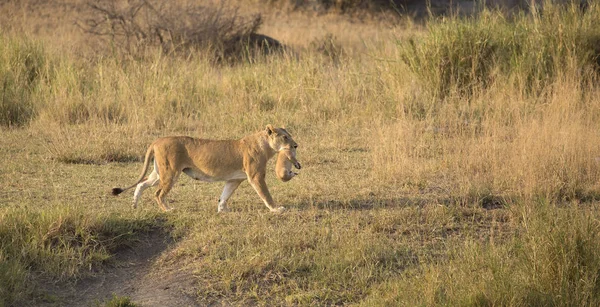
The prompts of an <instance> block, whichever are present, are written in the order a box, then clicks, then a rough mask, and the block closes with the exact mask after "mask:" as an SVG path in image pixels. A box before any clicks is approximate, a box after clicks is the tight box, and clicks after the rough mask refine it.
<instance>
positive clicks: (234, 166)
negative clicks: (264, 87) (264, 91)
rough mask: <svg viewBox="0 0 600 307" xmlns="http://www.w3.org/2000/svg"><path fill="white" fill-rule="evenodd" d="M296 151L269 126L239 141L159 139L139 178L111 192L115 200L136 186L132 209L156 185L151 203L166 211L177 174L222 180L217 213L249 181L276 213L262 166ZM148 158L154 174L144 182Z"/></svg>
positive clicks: (281, 133) (287, 137)
mask: <svg viewBox="0 0 600 307" xmlns="http://www.w3.org/2000/svg"><path fill="white" fill-rule="evenodd" d="M297 147H298V144H297V143H296V142H295V141H294V140H293V139H292V136H291V135H290V134H289V133H288V132H287V131H286V130H285V129H284V128H275V127H273V126H272V125H267V127H266V129H265V130H262V131H260V132H256V133H254V134H250V135H247V136H245V137H243V138H241V139H239V140H207V139H198V138H191V137H185V136H174V137H163V138H159V139H157V140H155V141H154V142H153V143H152V144H150V146H149V147H148V150H147V151H146V156H145V159H144V166H143V168H142V173H141V174H140V176H139V178H138V180H137V181H136V183H134V184H133V185H131V186H128V187H126V188H113V190H112V193H113V194H114V195H118V194H120V193H122V192H124V191H126V190H129V189H131V188H133V187H136V189H135V192H134V194H133V207H134V208H136V207H137V203H138V201H139V198H140V196H141V194H142V192H143V191H144V190H145V189H146V188H148V187H151V186H155V185H158V189H157V190H156V192H155V194H154V195H155V200H156V202H157V203H158V205H159V207H160V208H161V209H162V210H164V211H169V210H171V209H172V208H171V207H169V206H168V205H167V204H166V203H165V196H166V195H167V194H168V193H169V191H170V190H171V189H172V188H173V185H174V184H175V182H176V181H177V179H178V178H179V175H181V173H185V174H186V175H188V176H190V177H192V178H194V179H196V180H202V181H207V182H214V181H225V187H224V188H223V192H222V193H221V197H220V198H219V206H218V211H219V212H222V211H226V210H227V200H228V199H229V197H231V195H232V194H233V192H234V191H235V190H236V189H237V187H238V186H239V185H240V184H241V183H242V182H243V181H244V180H248V182H249V183H250V185H251V186H252V187H253V188H254V190H255V191H256V193H257V194H258V196H259V197H260V198H261V199H262V201H263V202H264V204H265V205H266V206H267V208H269V210H271V211H272V212H278V211H282V210H284V208H283V207H279V208H276V205H275V202H274V201H273V198H272V197H271V193H269V189H268V188H267V185H266V183H265V173H266V166H267V162H268V161H269V159H271V158H272V157H273V156H274V155H275V153H277V152H280V151H282V150H291V149H294V151H295V149H296V148H297ZM151 159H154V170H153V171H152V173H150V175H149V176H148V178H147V179H146V180H144V176H145V175H146V172H147V171H148V167H149V166H150V161H151ZM296 162H297V161H296ZM298 166H300V164H299V163H298Z"/></svg>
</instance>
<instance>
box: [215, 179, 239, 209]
mask: <svg viewBox="0 0 600 307" xmlns="http://www.w3.org/2000/svg"><path fill="white" fill-rule="evenodd" d="M243 181H244V179H242V180H231V181H227V183H225V187H224V188H223V193H221V197H220V198H219V207H218V209H217V211H218V212H224V211H227V200H228V199H229V197H231V194H233V192H235V190H236V189H237V188H238V187H239V186H240V184H241V183H242V182H243Z"/></svg>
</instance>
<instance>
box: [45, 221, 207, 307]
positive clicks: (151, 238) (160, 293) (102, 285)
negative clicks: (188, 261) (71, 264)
mask: <svg viewBox="0 0 600 307" xmlns="http://www.w3.org/2000/svg"><path fill="white" fill-rule="evenodd" d="M173 245H174V242H173V240H172V239H170V238H169V237H168V235H166V234H164V233H161V232H158V231H156V232H152V233H150V234H147V235H145V236H144V237H142V238H141V240H140V242H139V243H137V244H135V245H134V246H132V247H128V248H125V249H123V250H121V251H118V252H117V254H116V256H115V259H114V261H113V264H112V265H110V266H106V267H103V268H102V269H101V270H100V271H99V272H96V273H95V274H94V276H92V277H87V278H84V279H82V280H78V281H77V282H71V283H61V284H52V283H45V284H44V285H41V289H42V290H40V291H41V292H43V293H44V294H43V297H44V299H43V300H44V301H45V302H36V303H35V305H36V306H65V307H71V306H73V307H75V306H77V307H79V306H104V304H105V303H106V302H108V301H110V300H111V299H112V298H113V296H115V295H116V296H119V297H129V298H130V300H131V302H132V303H134V304H135V305H136V306H149V307H153V306H157V307H158V306H160V307H163V306H164V307H168V306H183V307H185V306H198V305H199V304H198V303H196V300H195V299H194V276H193V275H192V270H191V268H190V267H189V266H188V267H186V266H185V265H184V266H177V267H175V266H174V265H171V266H170V267H168V268H165V267H160V265H158V263H159V257H160V255H161V254H163V253H165V252H168V251H169V250H171V249H172V248H173Z"/></svg>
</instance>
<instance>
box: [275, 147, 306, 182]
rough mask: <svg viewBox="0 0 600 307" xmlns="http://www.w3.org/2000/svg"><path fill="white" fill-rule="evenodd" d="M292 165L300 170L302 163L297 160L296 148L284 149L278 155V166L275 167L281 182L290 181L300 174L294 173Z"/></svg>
mask: <svg viewBox="0 0 600 307" xmlns="http://www.w3.org/2000/svg"><path fill="white" fill-rule="evenodd" d="M292 165H294V167H296V168H297V169H300V168H301V166H300V162H298V160H296V148H290V149H283V150H281V151H280V152H279V154H277V164H276V165H275V173H276V174H277V178H279V179H280V180H281V181H283V182H286V181H290V180H291V179H292V178H294V176H296V175H298V173H295V172H292Z"/></svg>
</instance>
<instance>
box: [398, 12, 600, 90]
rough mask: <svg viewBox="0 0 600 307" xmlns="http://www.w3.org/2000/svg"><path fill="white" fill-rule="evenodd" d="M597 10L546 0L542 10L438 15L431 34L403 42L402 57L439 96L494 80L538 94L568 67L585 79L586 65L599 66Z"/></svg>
mask: <svg viewBox="0 0 600 307" xmlns="http://www.w3.org/2000/svg"><path fill="white" fill-rule="evenodd" d="M599 10H600V7H599V6H598V5H597V4H592V5H590V6H589V9H588V10H586V11H585V12H582V11H581V10H580V8H579V6H577V5H575V4H572V5H568V6H566V7H565V6H564V5H557V4H553V3H551V2H550V1H547V3H545V4H544V7H543V9H542V10H541V11H539V12H537V11H535V12H534V14H525V13H520V14H517V15H515V16H513V17H511V18H508V17H505V16H504V15H503V14H501V13H500V12H496V11H484V12H483V13H482V14H481V15H478V16H476V17H470V18H464V19H462V18H457V17H454V18H443V19H440V20H434V21H433V22H431V23H429V24H428V30H429V34H428V35H427V36H424V37H421V38H419V39H410V40H408V42H401V43H400V45H401V48H402V50H403V52H402V60H403V61H404V62H405V63H406V64H407V65H408V66H409V67H410V68H411V70H412V71H413V72H414V73H415V74H416V76H418V77H419V79H420V80H421V81H422V83H423V86H424V87H425V88H426V90H427V91H428V92H430V94H431V95H432V96H433V97H434V98H437V99H443V98H445V97H447V96H448V95H451V94H453V93H459V94H461V95H465V94H466V95H473V94H474V93H476V92H478V91H480V90H481V89H485V88H487V87H488V86H489V85H490V84H491V83H493V82H494V81H499V82H509V83H511V85H512V86H513V87H515V88H516V89H519V90H522V91H524V92H527V93H531V94H533V95H537V94H539V93H540V92H541V91H543V90H544V88H545V87H546V86H549V85H551V84H552V83H553V82H554V81H556V80H557V78H560V75H561V72H562V71H563V70H564V69H572V70H573V69H574V70H576V73H577V74H580V76H581V77H582V78H584V79H583V81H585V77H588V75H586V71H587V70H588V69H592V70H596V71H597V70H598V69H600V67H599V66H598V59H599V58H600V49H599V46H600V27H599V25H600V22H599V21H598V19H597V18H596V17H597V16H598V14H599V12H598V11H599Z"/></svg>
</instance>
